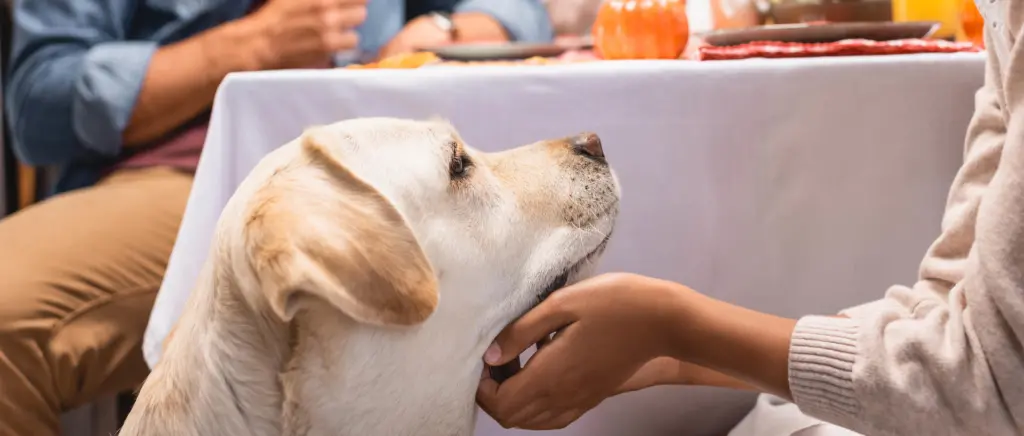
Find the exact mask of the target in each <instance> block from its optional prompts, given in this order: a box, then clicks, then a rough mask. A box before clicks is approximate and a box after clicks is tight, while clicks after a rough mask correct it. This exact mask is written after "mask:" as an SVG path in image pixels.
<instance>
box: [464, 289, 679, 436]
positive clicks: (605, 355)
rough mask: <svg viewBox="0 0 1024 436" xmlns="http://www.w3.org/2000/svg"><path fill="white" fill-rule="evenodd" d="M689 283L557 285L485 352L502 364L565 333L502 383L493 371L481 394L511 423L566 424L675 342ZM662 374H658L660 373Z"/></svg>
mask: <svg viewBox="0 0 1024 436" xmlns="http://www.w3.org/2000/svg"><path fill="white" fill-rule="evenodd" d="M690 292H693V291H690V290H689V289H686V288H685V287H682V286H680V285H677V284H673V283H670V282H664V281H661V280H655V279H650V278H647V277H642V276H636V275H631V274H607V275H603V276H599V277H595V278H593V279H590V280H586V281H583V282H581V283H578V284H575V285H573V286H569V287H567V288H565V289H562V290H560V291H558V292H555V293H554V294H553V295H552V296H551V297H550V298H549V299H548V300H546V301H545V302H543V303H542V304H540V305H539V306H538V307H537V308H535V309H534V310H532V311H530V312H529V313H527V314H526V315H524V316H523V317H522V318H521V319H519V320H518V321H516V322H514V323H513V324H512V325H510V326H508V327H507V328H506V329H505V330H504V331H503V332H502V333H501V334H499V335H498V338H497V339H496V340H495V346H494V347H492V349H490V350H488V353H487V355H486V356H485V358H486V361H487V363H488V364H491V365H499V364H503V363H505V362H508V361H509V360H511V359H513V358H515V357H516V356H518V355H519V354H521V353H522V352H523V351H524V350H525V349H526V348H528V347H529V346H531V345H532V344H534V343H537V342H539V341H540V340H541V339H543V338H544V337H545V336H546V335H548V334H550V333H552V332H555V331H558V332H559V333H558V334H557V336H556V337H555V339H554V340H553V341H551V343H550V344H549V345H546V346H545V347H543V348H542V349H541V350H538V352H537V353H536V354H534V356H533V357H532V358H531V359H530V360H529V362H527V364H526V366H525V367H524V368H523V370H522V371H520V372H519V373H518V374H517V375H515V376H513V377H512V378H510V379H508V380H507V381H505V382H504V383H502V384H501V385H500V386H499V385H498V384H497V383H496V382H495V381H494V380H490V379H487V378H485V379H484V380H482V381H481V383H480V389H479V391H478V395H477V399H478V401H479V403H480V406H481V407H482V408H483V409H484V410H485V411H487V412H488V413H489V414H490V415H491V416H492V417H494V418H495V420H497V421H498V422H499V423H500V424H501V425H502V426H504V427H519V428H526V429H534V430H543V429H553V428H562V427H564V426H566V425H568V424H570V423H572V422H573V421H575V420H576V419H577V418H579V417H580V416H581V415H583V413H585V412H586V411H588V410H590V409H592V408H593V407H595V406H597V405H598V404H600V403H601V402H602V401H603V400H604V399H605V398H607V397H610V396H613V395H615V394H618V393H621V392H623V388H624V387H628V386H631V384H630V382H631V380H632V381H633V383H632V385H638V384H643V383H646V382H645V381H641V380H640V379H635V380H633V379H632V378H633V377H634V376H635V375H639V376H640V377H643V376H644V375H646V374H648V372H645V371H639V370H641V368H644V367H645V364H647V363H648V362H651V361H652V360H654V359H655V358H656V357H658V356H663V355H667V354H669V353H670V351H671V349H672V339H671V335H669V334H667V332H669V331H670V330H671V329H670V326H671V324H672V323H673V322H674V320H675V319H677V317H679V316H680V314H679V313H678V312H677V310H679V308H681V307H683V300H684V299H685V294H686V293H690ZM655 378H657V377H655Z"/></svg>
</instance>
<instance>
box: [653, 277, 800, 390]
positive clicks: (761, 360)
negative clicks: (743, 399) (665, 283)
mask: <svg viewBox="0 0 1024 436" xmlns="http://www.w3.org/2000/svg"><path fill="white" fill-rule="evenodd" d="M677 294H678V295H679V298H678V299H677V304H676V305H675V307H674V308H671V309H670V311H671V312H672V313H673V314H672V315H670V318H671V319H675V320H679V321H676V322H674V323H673V324H672V325H673V328H672V331H671V334H670V337H671V339H670V341H671V344H670V345H669V346H670V348H671V349H672V350H674V352H673V355H672V357H674V358H676V359H679V360H681V361H686V362H692V363H694V364H696V365H700V366H702V367H704V368H707V369H709V370H711V372H710V373H708V377H709V379H708V381H707V382H706V383H708V384H711V383H722V384H726V385H729V387H734V386H742V387H743V388H752V389H754V390H759V391H762V392H768V393H771V394H774V395H777V396H780V397H783V398H791V395H790V392H789V376H788V367H789V342H790V335H791V334H792V332H793V328H794V327H795V325H796V321H795V320H792V319H787V318H781V317H777V316H773V315H768V314H764V313H760V312H756V311H752V310H749V309H744V308H742V307H738V306H734V305H731V304H728V303H725V302H721V301H718V300H715V299H712V298H710V297H707V296H704V295H701V294H699V293H697V292H694V291H692V290H689V289H686V288H683V287H681V286H680V287H679V290H678V292H677Z"/></svg>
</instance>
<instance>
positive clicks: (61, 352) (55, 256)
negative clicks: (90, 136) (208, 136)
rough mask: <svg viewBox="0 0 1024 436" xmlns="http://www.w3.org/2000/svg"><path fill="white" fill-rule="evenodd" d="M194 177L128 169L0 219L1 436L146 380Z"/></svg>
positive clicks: (44, 431) (53, 426)
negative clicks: (148, 339)
mask: <svg viewBox="0 0 1024 436" xmlns="http://www.w3.org/2000/svg"><path fill="white" fill-rule="evenodd" d="M191 185H192V176H191V175H189V174H185V173H181V172H177V171H174V170H170V169H166V168H153V169H144V170H126V171H121V172H118V173H115V174H114V175H111V176H110V177H108V178H106V179H105V180H104V181H102V182H101V183H99V184H97V185H96V186H94V187H90V188H86V189H81V190H77V191H74V192H70V193H67V194H63V195H59V196H56V197H54V198H52V199H50V200H47V201H45V202H43V203H40V204H37V205H34V206H32V207H30V208H28V209H26V210H24V211H21V212H19V213H16V214H14V215H12V216H10V217H8V218H7V219H4V220H2V221H0V435H2V436H28V435H32V436H56V435H57V434H58V433H59V415H60V413H61V412H62V411H65V410H68V409H71V408H74V407H76V406H79V405H82V404H85V403H88V402H90V401H92V400H94V399H96V398H98V397H100V396H103V395H107V394H114V393H117V392H121V391H125V390H130V389H133V388H135V387H136V386H138V385H139V384H140V383H141V382H142V381H143V380H144V379H145V377H146V374H147V373H148V368H147V367H146V364H145V362H144V361H143V359H142V351H141V348H140V347H141V343H142V336H143V333H144V330H145V328H146V323H147V321H148V319H149V313H150V310H151V309H152V306H153V300H154V298H155V297H156V292H157V290H158V289H159V287H160V282H161V280H162V278H163V273H164V270H165V269H166V267H167V259H168V257H170V253H171V248H172V246H173V245H174V238H175V237H176V236H177V231H178V224H179V223H180V221H181V216H182V213H183V212H184V209H185V203H186V201H187V199H188V193H189V189H190V188H191Z"/></svg>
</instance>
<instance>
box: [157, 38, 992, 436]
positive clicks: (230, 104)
mask: <svg viewBox="0 0 1024 436" xmlns="http://www.w3.org/2000/svg"><path fill="white" fill-rule="evenodd" d="M983 64H984V56H983V55H982V54H978V53H953V54H914V55H893V56H851V57H839V58H799V59H745V60H736V61H714V62H695V61H682V60H678V61H595V62H582V63H568V64H547V65H537V66H522V65H502V66H472V67H467V66H460V67H450V66H445V65H439V66H430V67H423V68H418V69H408V70H384V69H377V70H351V69H329V70H290V71H267V72H247V73H238V74H231V75H229V76H228V77H227V78H226V79H225V80H224V81H223V83H222V84H221V86H220V88H219V90H218V92H217V96H216V99H215V103H214V106H213V111H212V119H211V125H210V129H209V135H208V137H207V139H206V144H205V148H204V151H203V154H202V158H201V160H200V163H199V167H198V170H197V171H196V174H195V180H194V184H193V188H192V192H191V195H190V198H189V201H188V206H187V209H186V211H185V214H184V218H183V221H182V223H181V227H180V230H179V233H178V238H177V243H176V244H175V246H174V250H173V253H172V254H171V257H170V261H169V265H168V268H167V273H166V277H165V279H164V281H163V285H162V287H161V289H160V291H159V294H158V296H157V299H156V304H155V307H154V309H153V313H152V316H151V319H150V321H149V326H148V329H147V331H146V335H145V343H144V351H145V356H146V360H147V362H148V363H149V364H150V365H151V366H152V365H155V364H156V363H157V362H158V361H159V359H160V353H161V344H162V341H163V339H164V338H165V337H166V336H167V333H168V331H169V330H170V328H171V327H172V326H173V325H174V323H175V322H176V320H177V319H178V317H179V315H180V314H181V311H182V309H183V307H184V305H185V302H186V300H187V299H188V296H189V294H190V292H192V290H193V288H194V287H195V285H196V279H197V277H198V275H199V273H200V270H201V268H202V266H203V264H204V263H205V262H206V261H207V260H208V259H207V253H208V249H209V247H210V244H211V240H212V238H213V236H214V229H215V227H216V223H217V220H218V217H219V215H220V213H221V211H222V210H223V208H224V206H225V204H226V202H227V201H228V199H229V198H230V197H231V196H232V194H233V193H234V191H235V189H236V188H237V187H238V186H239V184H240V183H241V181H242V180H243V179H244V178H245V177H246V175H247V174H248V172H249V171H250V170H251V169H252V168H253V167H254V165H256V163H257V162H259V161H260V159H262V158H263V157H264V156H265V155H267V153H269V152H271V151H273V150H274V149H276V148H278V147H280V146H281V145H282V144H285V143H286V142H288V141H290V140H292V139H294V138H296V137H297V136H299V135H300V134H301V133H302V132H303V130H304V129H306V128H308V127H310V126H314V125H322V124H327V123H333V122H337V121H340V120H345V119H352V118H358V117H379V116H387V117H401V118H414V119H424V118H429V117H435V116H439V117H443V118H445V119H447V120H449V121H451V123H452V124H453V125H454V126H455V127H456V128H457V129H458V131H459V132H460V134H461V136H462V138H463V139H464V140H465V141H466V143H467V144H469V145H471V146H472V147H475V148H476V149H479V150H481V151H484V152H493V151H500V150H505V149H508V148H511V147H516V146H518V145H522V144H527V143H532V142H534V141H538V140H542V139H546V138H557V137H564V136H568V135H572V134H575V133H578V132H582V131H591V132H595V133H597V134H598V135H599V136H600V138H601V140H602V142H603V144H604V150H605V154H606V156H607V159H608V162H609V163H610V165H611V166H612V167H613V168H614V170H615V171H616V173H617V175H618V178H619V180H620V182H621V185H622V195H623V196H622V200H621V214H620V217H619V220H618V224H617V227H616V231H615V236H614V237H613V238H612V240H611V243H610V246H609V248H608V250H607V252H606V254H605V255H604V258H603V261H602V263H601V268H600V270H601V271H602V272H608V271H628V272H633V273H639V274H644V275H649V276H654V277H658V278H662V279H667V280H672V281H676V282H679V283H683V284H685V285H687V286H689V287H691V288H693V289H695V290H697V291H699V292H702V293H705V294H707V295H710V296H712V297H714V298H717V299H720V300H724V301H728V302H731V303H735V304H739V305H742V306H746V307H749V308H752V309H756V310H760V311H765V312H770V313H773V314H777V315H781V316H787V317H799V316H801V315H805V314H832V313H836V312H837V311H838V310H840V309H842V308H845V307H848V306H852V305H855V304H858V303H863V302H867V301H870V300H874V299H877V298H880V297H882V296H883V294H884V292H885V291H886V288H887V287H888V286H890V285H893V284H897V283H902V284H907V283H911V282H913V281H914V280H915V278H916V271H917V268H918V263H919V262H920V259H921V258H922V256H923V254H924V252H925V250H926V249H927V248H928V246H929V244H930V243H931V242H932V240H933V239H934V238H935V237H936V236H937V235H938V234H939V230H940V221H941V217H942V211H943V208H944V204H945V200H946V194H947V190H948V188H949V186H950V183H951V181H952V180H953V177H954V175H955V173H956V171H957V169H958V167H959V165H960V163H961V161H962V156H963V148H964V144H963V142H964V136H965V131H966V127H967V124H968V122H969V120H970V118H971V113H972V111H973V105H974V103H973V95H974V93H975V91H976V90H977V89H978V88H979V86H980V85H981V84H982V80H983ZM339 225H344V223H339ZM678 322H680V323H685V322H687V320H686V319H680V320H679V321H678ZM754 397H755V394H753V393H750V392H739V391H729V390H724V389H717V388H708V387H682V386H665V387H656V388H651V389H647V390H643V391H640V392H635V393H630V394H625V395H620V396H617V397H614V398H611V399H609V400H607V401H605V402H604V403H602V404H601V405H600V406H599V407H597V408H596V409H594V410H592V411H591V412H589V413H587V414H586V415H585V416H584V417H583V418H582V419H580V420H579V421H578V422H576V423H575V424H573V425H571V426H569V427H567V428H565V429H562V430H558V431H551V432H549V433H546V434H551V435H560V436H636V435H643V436H669V435H672V436H677V435H697V436H700V435H722V434H725V433H726V432H727V431H728V430H729V429H730V428H731V427H732V426H733V425H734V424H735V423H736V422H737V421H738V420H739V419H740V418H742V417H743V415H744V414H745V413H746V412H747V411H748V410H749V409H750V407H751V404H752V402H753V400H754ZM476 434H477V435H479V436H506V435H520V434H522V435H526V434H532V433H528V432H524V431H520V430H506V429H502V428H501V427H500V426H498V425H497V424H496V423H495V422H494V421H493V420H491V419H490V418H489V417H487V416H486V414H483V413H480V414H479V419H478V423H477V431H476Z"/></svg>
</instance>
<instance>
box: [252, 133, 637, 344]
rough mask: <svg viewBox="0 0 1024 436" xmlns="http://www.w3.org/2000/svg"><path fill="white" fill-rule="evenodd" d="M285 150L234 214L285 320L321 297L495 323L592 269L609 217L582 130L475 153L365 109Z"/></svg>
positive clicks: (364, 313)
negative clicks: (448, 312)
mask: <svg viewBox="0 0 1024 436" xmlns="http://www.w3.org/2000/svg"><path fill="white" fill-rule="evenodd" d="M292 146H293V147H297V148H298V150H299V151H298V152H297V153H291V154H289V155H288V156H290V157H289V158H287V159H286V160H285V161H284V162H277V163H276V165H275V166H274V167H273V168H272V169H268V170H266V172H265V173H264V175H263V176H262V179H261V180H258V186H255V187H254V190H253V193H252V195H251V196H250V198H249V200H248V202H247V204H246V206H245V207H244V212H243V216H244V220H245V224H244V226H243V234H244V241H245V244H244V246H245V252H246V256H247V260H248V264H249V265H250V267H251V271H252V272H253V273H254V275H255V278H256V279H257V280H258V281H259V283H260V287H261V288H262V291H263V295H264V296H265V297H266V299H267V301H269V303H270V307H271V308H272V309H273V311H274V312H275V313H276V314H277V315H278V316H280V317H281V318H282V319H284V320H290V319H292V318H293V317H294V316H295V314H296V313H297V312H299V311H301V310H303V309H304V308H306V307H309V306H308V305H321V306H322V305H324V304H325V303H326V304H330V305H333V306H335V307H336V308H337V309H339V310H340V311H341V312H343V313H345V314H347V315H348V316H350V317H351V318H353V319H355V320H356V321H358V322H362V323H368V324H375V325H411V324H417V323H420V322H423V321H424V320H426V319H427V318H428V317H429V316H430V315H431V314H432V313H433V312H434V311H435V309H436V307H437V305H438V300H439V298H441V299H444V300H445V304H444V305H443V307H445V308H451V309H452V310H454V311H458V312H460V313H467V312H466V311H473V312H472V313H479V314H481V315H480V316H486V317H487V318H488V321H487V323H488V324H494V326H497V327H498V328H500V326H502V325H504V323H507V322H508V321H510V320H511V319H512V318H513V317H515V316H516V315H518V314H519V313H521V312H523V311H525V310H527V309H528V308H529V307H531V306H533V305H534V304H536V303H537V302H538V301H540V300H541V299H543V298H544V297H546V296H547V294H548V293H550V292H551V291H553V290H554V289H555V288H557V287H560V286H561V285H564V284H565V283H566V281H569V280H572V279H573V277H574V276H575V275H578V274H580V273H582V272H583V271H581V270H583V269H585V268H586V267H587V266H589V265H590V264H592V263H593V261H594V260H595V257H596V256H597V255H599V254H600V252H601V251H602V250H603V249H604V245H605V243H606V242H607V240H608V235H609V234H610V232H611V231H612V227H613V222H614V220H615V217H616V215H617V213H618V204H619V189H618V185H617V183H616V181H615V177H614V175H613V174H612V171H611V169H610V168H609V167H608V164H607V163H606V161H605V158H604V154H603V151H602V149H601V144H600V141H599V139H598V138H597V137H596V136H595V135H592V134H585V135H579V136H575V137H570V138H564V139H555V140H549V141H541V142H538V143H535V144H530V145H526V146H523V147H519V148H516V149H513V150H509V151H505V152H502V153H482V152H479V151H476V150H474V149H472V148H470V147H469V146H468V145H467V144H465V143H464V142H463V141H462V140H461V139H460V137H459V135H458V133H457V132H456V131H455V129H454V128H453V127H452V126H451V125H449V124H448V123H446V122H442V121H408V120H397V119H386V118H367V119H356V120H350V121H344V122H340V123H337V124H333V125H329V126H324V127H317V128H313V129H310V130H309V131H307V132H306V133H305V134H304V135H303V136H302V137H301V138H300V139H299V140H297V143H295V144H292ZM439 288H443V289H444V290H445V291H444V292H445V294H444V295H440V296H439V294H438V290H439ZM494 326H489V327H494Z"/></svg>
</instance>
